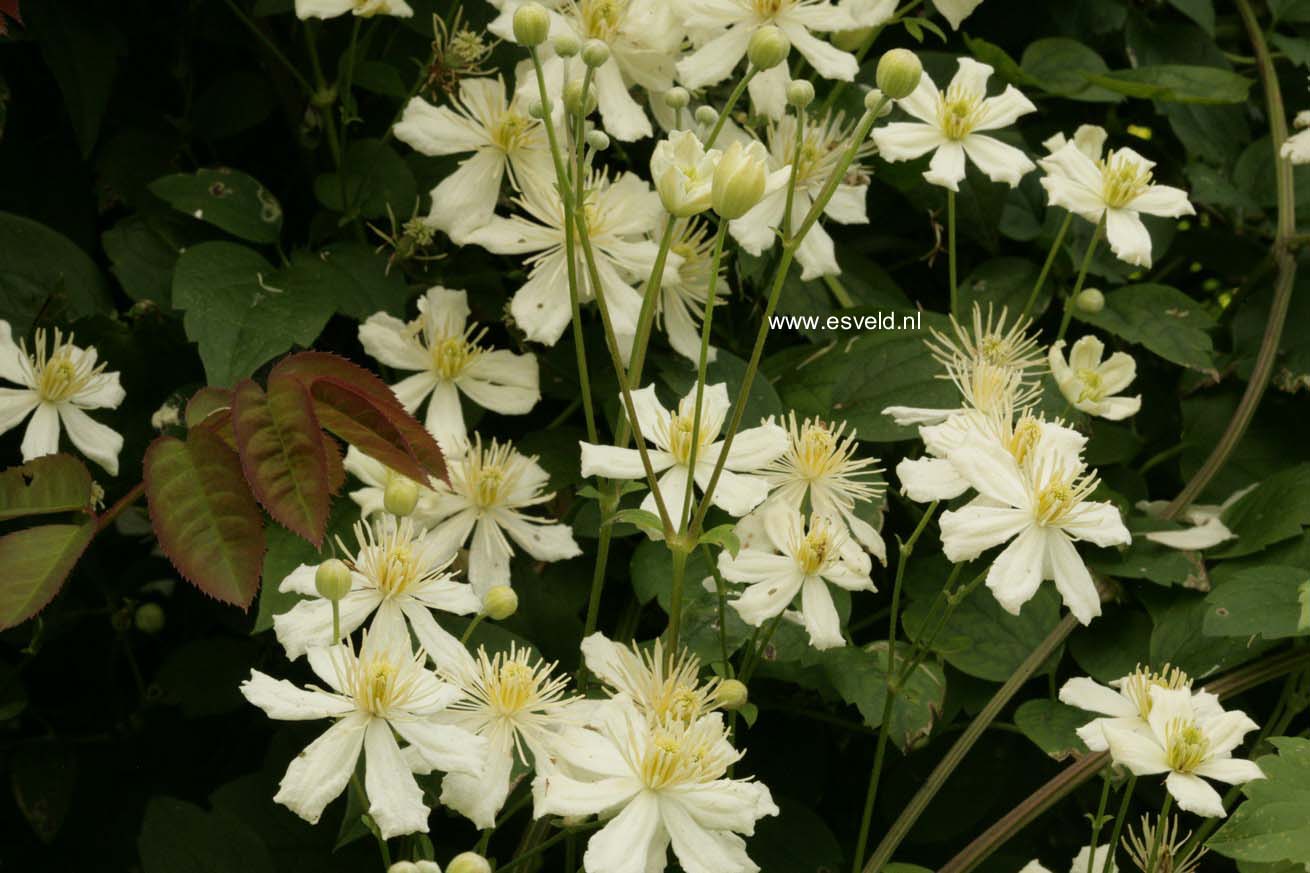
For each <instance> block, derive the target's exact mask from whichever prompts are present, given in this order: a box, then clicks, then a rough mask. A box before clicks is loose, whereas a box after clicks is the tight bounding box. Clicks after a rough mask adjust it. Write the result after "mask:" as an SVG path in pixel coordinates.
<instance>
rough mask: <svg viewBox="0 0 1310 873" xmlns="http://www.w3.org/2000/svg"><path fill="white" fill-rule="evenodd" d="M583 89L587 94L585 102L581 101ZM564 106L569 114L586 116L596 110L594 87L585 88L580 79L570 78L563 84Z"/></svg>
mask: <svg viewBox="0 0 1310 873" xmlns="http://www.w3.org/2000/svg"><path fill="white" fill-rule="evenodd" d="M584 90H585V91H586V96H587V101H586V103H585V104H584V103H583V101H582V96H583V92H584ZM564 108H565V109H567V110H568V111H569V114H571V115H581V116H582V117H583V118H586V117H587V116H588V115H590V114H591V113H593V112H595V111H596V89H595V88H587V87H586V83H585V82H583V81H582V79H570V80H569V82H568V84H566V85H565V86H564Z"/></svg>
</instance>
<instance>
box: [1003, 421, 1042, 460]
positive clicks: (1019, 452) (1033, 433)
mask: <svg viewBox="0 0 1310 873" xmlns="http://www.w3.org/2000/svg"><path fill="white" fill-rule="evenodd" d="M1041 438H1042V425H1041V422H1039V421H1038V420H1037V419H1035V418H1033V417H1032V416H1031V415H1025V416H1024V417H1023V418H1021V419H1019V421H1018V422H1017V423H1016V424H1015V426H1014V433H1013V434H1011V435H1010V439H1009V442H1008V444H1007V446H1006V447H1007V448H1008V449H1009V450H1010V454H1011V455H1013V456H1014V459H1015V460H1016V461H1018V462H1019V463H1020V464H1022V463H1023V462H1024V461H1025V460H1027V459H1028V455H1029V454H1031V453H1032V450H1033V449H1034V448H1036V446H1037V443H1038V442H1039V441H1040V440H1041Z"/></svg>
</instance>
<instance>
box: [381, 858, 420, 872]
mask: <svg viewBox="0 0 1310 873" xmlns="http://www.w3.org/2000/svg"><path fill="white" fill-rule="evenodd" d="M387 873H418V865H417V864H415V863H414V862H413V861H397V862H396V863H394V864H392V865H391V866H390V867H388V868H387Z"/></svg>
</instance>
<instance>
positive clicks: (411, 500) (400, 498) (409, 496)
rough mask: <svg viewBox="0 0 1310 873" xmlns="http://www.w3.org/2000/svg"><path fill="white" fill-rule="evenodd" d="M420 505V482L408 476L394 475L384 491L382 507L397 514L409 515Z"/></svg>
mask: <svg viewBox="0 0 1310 873" xmlns="http://www.w3.org/2000/svg"><path fill="white" fill-rule="evenodd" d="M417 505H418V483H417V482H415V481H414V480H413V479H410V478H409V477H408V476H392V477H391V478H390V479H388V480H387V487H386V490H384V491H383V492H382V508H383V509H385V510H386V511H387V512H389V513H391V514H392V515H395V516H404V515H409V514H410V513H411V512H413V511H414V507H415V506H417Z"/></svg>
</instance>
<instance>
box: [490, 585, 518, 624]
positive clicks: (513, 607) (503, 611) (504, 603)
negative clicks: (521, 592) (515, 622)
mask: <svg viewBox="0 0 1310 873" xmlns="http://www.w3.org/2000/svg"><path fill="white" fill-rule="evenodd" d="M518 608H519V596H518V595H517V594H515V593H514V589H513V588H510V587H509V586H508V585H496V586H494V587H492V588H491V589H490V590H489V591H487V595H486V597H484V598H483V599H482V611H483V612H485V613H486V614H487V618H490V619H492V620H493V621H504V620H505V619H507V618H509V617H510V616H511V615H513V614H514V613H515V612H517V611H518Z"/></svg>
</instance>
